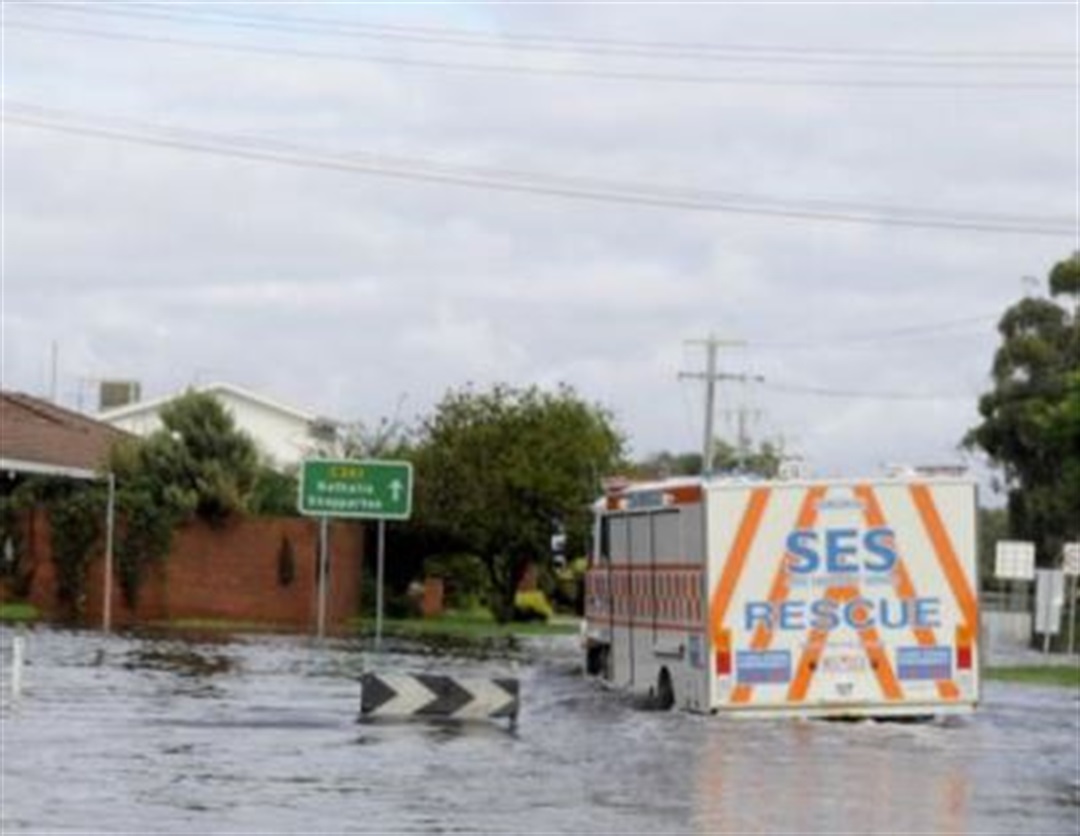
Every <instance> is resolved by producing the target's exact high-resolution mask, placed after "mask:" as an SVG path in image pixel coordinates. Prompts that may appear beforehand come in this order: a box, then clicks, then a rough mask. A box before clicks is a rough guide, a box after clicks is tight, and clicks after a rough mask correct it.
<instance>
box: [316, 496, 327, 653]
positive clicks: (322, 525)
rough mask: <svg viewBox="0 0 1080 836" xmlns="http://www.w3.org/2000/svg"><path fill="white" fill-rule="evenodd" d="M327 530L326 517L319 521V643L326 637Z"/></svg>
mask: <svg viewBox="0 0 1080 836" xmlns="http://www.w3.org/2000/svg"><path fill="white" fill-rule="evenodd" d="M328 528H329V520H328V519H327V518H326V517H321V518H320V519H319V560H318V573H319V591H318V596H319V601H318V626H317V630H318V636H319V640H320V641H321V640H322V639H324V638H325V637H326V591H327V590H326V587H327V577H326V575H327V573H326V551H327V549H326V536H327V533H328Z"/></svg>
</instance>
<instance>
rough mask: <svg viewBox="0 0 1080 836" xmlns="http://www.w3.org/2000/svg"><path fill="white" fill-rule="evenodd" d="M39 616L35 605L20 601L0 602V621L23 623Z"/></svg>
mask: <svg viewBox="0 0 1080 836" xmlns="http://www.w3.org/2000/svg"><path fill="white" fill-rule="evenodd" d="M38 616H39V613H38V610H37V607H35V606H34V605H33V604H26V603H23V602H21V601H11V602H9V603H6V604H0V622H4V623H7V624H24V623H26V622H29V621H37V619H38Z"/></svg>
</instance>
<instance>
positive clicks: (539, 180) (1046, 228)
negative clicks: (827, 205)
mask: <svg viewBox="0 0 1080 836" xmlns="http://www.w3.org/2000/svg"><path fill="white" fill-rule="evenodd" d="M4 118H5V120H6V121H8V122H13V123H15V124H21V125H25V126H29V127H35V128H43V129H46V130H52V131H57V132H61V133H67V134H73V135H78V136H89V137H97V138H101V139H109V140H116V141H124V142H131V143H136V144H140V145H148V146H157V147H165V148H171V149H177V150H186V151H197V152H202V153H210V154H215V155H221V156H228V157H236V158H241V159H248V160H258V161H264V162H276V163H281V164H286V165H290V166H296V167H300V168H310V169H325V170H333V171H345V172H351V173H356V174H367V175H374V176H380V177H387V178H394V179H401V180H410V181H418V182H429V183H440V184H445V185H456V186H466V187H470V188H482V189H491V190H498V191H507V192H517V193H527V194H537V195H546V196H551V197H561V198H569V199H577V200H589V201H597V202H603V203H615V204H622V205H638V206H652V207H658V208H668V209H684V210H691V211H704V212H726V213H733V214H744V215H760V216H768V217H779V218H795V219H802V220H817V221H833V222H840V223H858V224H881V225H886V226H901V227H912V228H920V229H944V230H965V231H972V232H998V233H1012V234H1019V235H1040V236H1042V235H1049V236H1060V235H1065V234H1070V229H1069V228H1068V227H1067V226H1066V225H1064V224H1063V225H1061V226H1057V225H1047V224H1046V223H1044V222H1033V223H1027V222H1022V223H1017V222H1015V221H1014V222H999V221H995V220H987V219H984V218H975V217H971V216H968V217H964V216H959V215H957V216H955V217H952V218H947V217H939V216H933V217H930V216H925V217H922V218H919V217H915V216H907V217H901V216H889V215H876V216H875V215H870V214H867V213H865V212H860V211H859V210H856V209H852V210H850V211H839V210H837V211H824V210H819V209H815V208H813V207H812V206H805V205H800V204H798V203H794V202H792V203H788V204H786V205H784V204H781V203H780V202H779V201H777V200H776V199H772V198H770V199H769V200H770V201H772V202H771V203H770V204H769V205H751V204H750V202H749V201H747V202H746V203H739V202H737V201H724V200H717V199H715V198H711V197H710V196H709V194H708V193H694V192H691V191H689V190H680V191H679V192H665V191H664V190H663V189H662V188H659V189H657V188H653V189H650V188H649V187H648V186H635V187H633V188H632V189H625V188H624V187H621V186H620V185H619V184H612V185H610V186H607V187H604V186H600V185H597V184H596V182H595V181H594V182H589V181H582V182H580V183H578V184H575V183H574V182H573V181H572V180H569V179H568V178H563V179H561V180H560V179H558V178H555V179H546V178H544V177H543V176H541V175H533V176H532V177H531V178H530V179H528V180H526V179H521V180H518V181H515V180H511V179H507V178H505V177H502V178H500V177H499V176H496V175H488V174H478V173H476V172H477V171H478V170H477V169H472V170H469V169H466V170H456V169H451V168H450V167H449V166H447V165H445V164H435V165H425V164H424V163H422V162H415V161H414V162H413V164H412V165H411V166H405V165H401V164H396V165H394V164H388V163H387V161H386V160H385V159H383V158H377V157H373V156H368V157H367V158H366V159H364V158H360V159H357V158H356V157H355V156H349V157H342V156H332V155H328V154H320V153H319V152H315V151H312V150H311V149H306V148H301V147H298V146H294V145H289V144H285V143H280V142H270V141H267V140H265V139H258V138H254V139H253V138H250V137H243V136H236V135H229V134H220V133H211V132H207V131H199V132H194V131H190V130H187V131H185V130H182V129H177V128H174V127H166V126H154V125H147V124H144V123H134V122H131V121H127V122H122V123H116V122H114V123H113V124H112V125H110V124H108V123H107V122H102V121H101V120H100V119H98V120H94V119H87V118H86V117H85V116H84V117H81V121H77V120H80V117H79V115H78V114H74V113H72V112H70V111H62V110H57V109H50V108H43V107H36V106H31V105H24V104H19V103H12V102H8V103H5V105H4Z"/></svg>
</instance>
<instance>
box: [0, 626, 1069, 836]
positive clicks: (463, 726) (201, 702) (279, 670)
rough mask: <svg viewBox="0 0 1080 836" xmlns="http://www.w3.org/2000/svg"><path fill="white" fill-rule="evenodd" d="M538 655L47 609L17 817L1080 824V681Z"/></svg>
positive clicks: (476, 826) (809, 828)
mask: <svg viewBox="0 0 1080 836" xmlns="http://www.w3.org/2000/svg"><path fill="white" fill-rule="evenodd" d="M11 637H12V634H11V633H10V632H0V649H2V651H3V652H2V654H0V663H2V664H3V666H4V670H5V671H7V669H8V666H9V665H10V661H11V655H10V647H11ZM539 655H540V657H541V658H542V659H543V660H544V661H539V662H537V663H535V664H531V665H524V666H521V667H520V668H519V669H517V670H516V671H509V670H508V663H506V662H503V661H499V660H495V659H487V660H482V659H481V660H478V659H460V658H452V657H444V658H436V657H431V656H404V655H393V654H391V655H388V656H386V657H384V658H382V659H381V660H378V659H374V658H373V657H371V656H369V655H367V654H365V653H364V652H362V651H361V649H360V647H359V646H357V645H354V644H351V643H349V642H343V641H338V642H330V643H327V644H326V645H325V646H316V645H314V644H313V643H312V642H310V641H309V640H307V639H302V638H286V637H270V636H260V637H245V638H241V639H236V640H233V641H222V640H221V639H220V638H218V639H216V640H215V642H213V643H206V642H178V641H176V640H175V639H174V638H168V637H160V636H145V635H144V636H113V637H109V638H103V637H101V636H99V635H97V634H93V633H70V632H62V631H52V630H37V631H35V632H33V633H31V634H30V635H29V636H28V641H27V657H28V659H29V664H28V667H27V668H26V671H25V672H24V691H23V694H22V697H21V698H20V699H19V700H18V701H17V702H12V700H11V699H10V695H9V694H8V692H7V688H6V687H5V689H4V699H3V705H2V709H0V711H2V721H3V729H2V732H3V749H2V770H3V774H2V776H0V777H2V779H3V805H2V813H0V830H2V831H3V832H4V833H5V834H6V833H12V834H15V833H45V832H49V833H54V832H61V833H62V832H71V833H82V832H86V831H87V829H88V828H89V829H93V830H99V831H100V830H104V831H106V832H113V833H266V834H275V833H325V834H335V833H345V832H370V833H384V832H394V833H401V832H407V833H427V832H436V831H438V832H445V831H451V832H453V831H457V832H467V833H520V832H533V833H553V832H554V833H584V834H589V833H595V834H600V833H604V834H607V833H628V834H636V833H646V832H648V833H663V834H667V833H688V834H690V833H700V834H715V833H752V832H756V833H830V834H843V833H882V834H885V833H889V834H892V833H900V832H902V833H913V834H914V833H926V834H930V833H934V834H938V833H942V834H960V833H988V834H989V833H1033V834H1076V833H1077V832H1080V710H1078V709H1080V702H1078V700H1077V693H1076V692H1075V691H1069V690H1066V689H1053V688H1030V687H1024V686H1016V685H999V684H997V683H990V684H989V685H988V687H987V690H986V694H987V702H986V704H985V706H984V708H983V709H982V710H981V711H980V712H979V713H977V714H976V715H974V716H973V717H971V718H965V719H962V720H959V721H956V720H954V721H952V722H950V723H947V724H945V723H927V724H898V723H873V722H862V723H829V722H799V721H791V720H776V721H738V720H733V719H731V718H727V717H699V716H694V715H686V714H678V713H675V714H669V713H660V712H655V711H641V710H639V709H638V708H637V707H636V706H635V704H634V702H633V701H632V700H629V699H626V698H624V697H621V696H620V695H619V694H617V693H611V692H606V691H603V690H601V689H599V688H597V687H595V686H594V685H592V684H591V683H588V682H585V681H584V680H583V679H582V678H581V677H580V675H579V674H578V671H579V670H580V666H579V664H578V659H577V656H576V643H575V641H574V639H573V638H570V639H567V640H565V641H564V642H562V643H561V644H558V643H554V644H547V645H545V646H544V647H543V652H542V653H540V654H539ZM373 666H376V667H377V666H382V667H383V668H384V669H393V670H411V671H438V672H442V673H458V674H460V675H463V676H487V675H506V674H507V673H508V672H512V673H514V674H515V675H517V676H519V677H520V679H521V681H522V696H523V706H522V715H521V717H520V721H519V724H518V727H517V729H516V731H515V732H513V733H511V732H509V731H508V729H507V727H506V725H505V724H504V723H487V724H485V723H455V722H439V723H403V722H385V721H380V722H358V715H359V690H358V678H359V676H360V673H361V672H362V671H364V670H366V669H371V668H372V667H373ZM5 686H6V679H5Z"/></svg>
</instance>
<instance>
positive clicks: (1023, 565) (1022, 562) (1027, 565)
mask: <svg viewBox="0 0 1080 836" xmlns="http://www.w3.org/2000/svg"><path fill="white" fill-rule="evenodd" d="M994 556H995V561H994V574H995V575H996V576H997V577H999V578H1002V579H1004V580H1011V581H1030V580H1033V579H1034V578H1035V544H1034V543H1029V542H1026V541H1023V540H1000V541H999V542H998V544H997V548H996V551H995V555H994Z"/></svg>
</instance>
